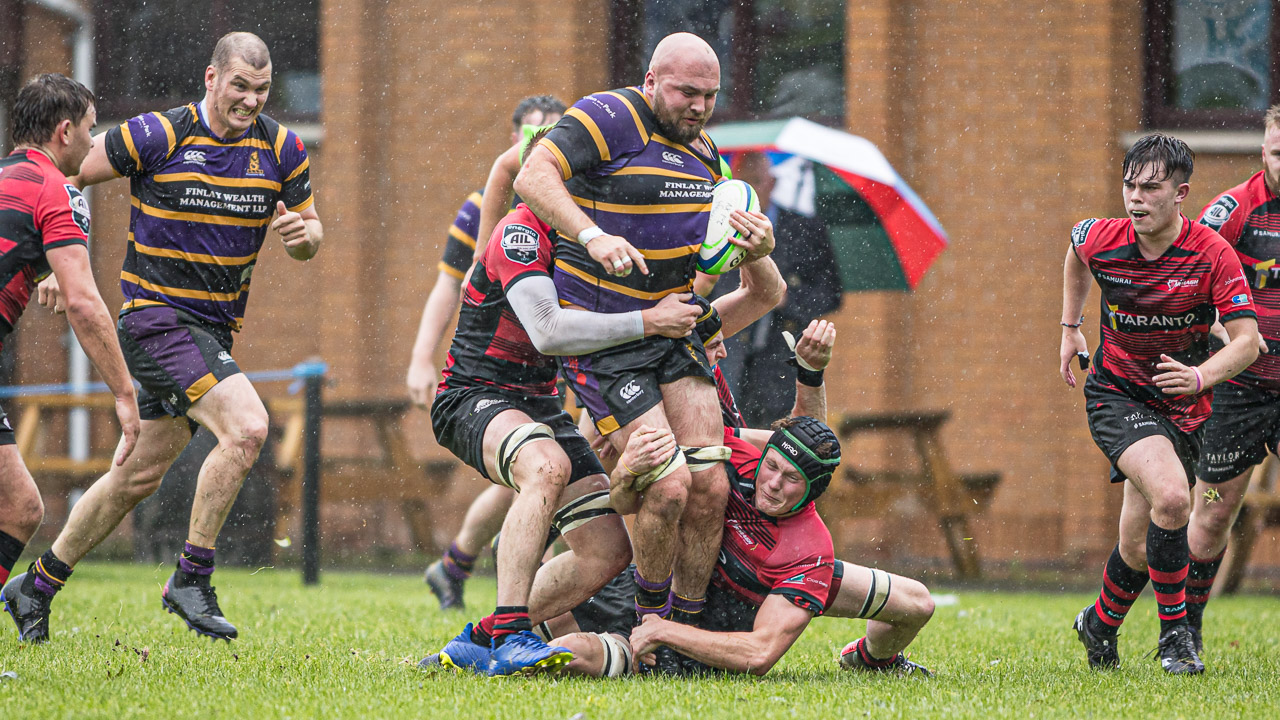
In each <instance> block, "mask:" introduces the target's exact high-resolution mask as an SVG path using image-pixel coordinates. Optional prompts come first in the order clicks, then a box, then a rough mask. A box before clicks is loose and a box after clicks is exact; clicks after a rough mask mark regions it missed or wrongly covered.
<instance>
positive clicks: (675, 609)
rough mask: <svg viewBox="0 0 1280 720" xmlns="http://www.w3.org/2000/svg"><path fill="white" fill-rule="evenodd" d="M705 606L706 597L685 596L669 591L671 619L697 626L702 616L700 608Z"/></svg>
mask: <svg viewBox="0 0 1280 720" xmlns="http://www.w3.org/2000/svg"><path fill="white" fill-rule="evenodd" d="M706 606H707V598H706V597H705V596H704V597H700V598H696V599H695V598H687V597H685V596H683V595H681V594H679V593H677V592H672V593H671V619H672V620H675V621H676V622H678V623H681V624H683V625H692V626H694V627H697V625H698V619H699V618H701V617H702V609H703V608H705V607H706Z"/></svg>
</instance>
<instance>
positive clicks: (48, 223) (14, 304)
mask: <svg viewBox="0 0 1280 720" xmlns="http://www.w3.org/2000/svg"><path fill="white" fill-rule="evenodd" d="M88 235H89V204H88V203H87V202H85V199H84V196H83V195H81V194H80V191H79V190H78V189H76V186H74V185H72V184H71V183H69V182H67V177H66V176H65V175H63V174H62V171H61V170H59V169H58V167H57V166H56V165H54V164H53V161H52V160H50V159H49V158H48V156H46V155H45V154H44V153H42V152H39V151H37V150H15V151H13V153H11V154H10V155H9V156H8V157H6V158H4V159H3V160H0V345H3V342H4V340H5V338H7V337H8V335H9V333H10V332H12V331H13V326H14V325H15V324H16V323H17V322H18V317H19V316H21V315H22V311H23V310H25V309H26V307H27V301H29V300H30V299H31V289H32V288H34V287H35V284H36V280H37V279H38V278H40V277H42V276H44V275H47V274H48V273H49V261H48V259H47V258H46V257H45V253H46V252H47V251H49V250H52V249H54V248H60V247H65V246H67V245H87V244H88Z"/></svg>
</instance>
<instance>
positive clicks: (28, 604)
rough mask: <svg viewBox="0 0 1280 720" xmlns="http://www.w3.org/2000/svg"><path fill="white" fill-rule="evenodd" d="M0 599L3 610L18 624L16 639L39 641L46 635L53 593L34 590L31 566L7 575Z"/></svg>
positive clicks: (44, 640)
mask: <svg viewBox="0 0 1280 720" xmlns="http://www.w3.org/2000/svg"><path fill="white" fill-rule="evenodd" d="M33 567H34V566H33ZM0 602H3V603H4V609H5V612H8V613H9V615H10V616H12V617H13V622H14V623H15V624H16V625H17V626H18V639H19V640H21V641H22V642H26V643H31V644H32V645H39V644H40V643H42V642H46V641H47V640H48V639H49V604H50V603H52V602H53V596H51V595H45V594H44V593H42V592H40V591H38V590H36V576H35V572H34V571H33V569H32V568H27V571H26V572H24V573H22V574H21V575H15V576H13V577H11V578H9V582H7V583H5V586H4V589H3V590H0Z"/></svg>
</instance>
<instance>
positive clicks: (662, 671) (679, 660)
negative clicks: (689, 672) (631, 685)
mask: <svg viewBox="0 0 1280 720" xmlns="http://www.w3.org/2000/svg"><path fill="white" fill-rule="evenodd" d="M653 659H654V663H653V664H652V665H649V664H647V663H643V662H641V663H638V664H637V668H638V669H639V670H640V674H641V675H666V676H668V677H679V676H681V675H685V674H686V671H685V662H684V661H685V657H684V656H683V655H681V654H680V653H678V652H676V651H675V650H672V649H671V648H669V647H667V646H666V645H662V646H661V647H659V648H658V649H656V650H654V651H653ZM690 662H693V661H692V660H691V661H690Z"/></svg>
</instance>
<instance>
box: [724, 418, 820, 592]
mask: <svg viewBox="0 0 1280 720" xmlns="http://www.w3.org/2000/svg"><path fill="white" fill-rule="evenodd" d="M724 444H725V445H727V446H729V448H730V450H732V451H733V454H732V455H731V456H730V458H729V462H728V463H726V464H725V470H726V471H727V473H728V475H729V504H728V506H727V507H726V508H725V516H724V536H723V537H722V538H721V540H720V557H719V558H718V559H717V561H716V570H715V575H714V577H713V578H712V582H714V583H715V584H717V585H719V586H721V587H723V588H725V589H726V590H729V591H731V592H733V593H734V594H736V595H738V596H739V597H741V598H742V599H744V600H746V601H747V602H750V603H752V604H753V605H756V606H757V607H758V606H760V604H762V603H763V602H764V599H765V597H767V596H769V595H782V596H783V597H785V598H787V599H788V600H790V601H791V602H792V603H793V604H795V605H796V607H799V608H803V609H805V610H808V611H810V612H812V613H813V614H815V615H821V614H822V612H823V608H825V607H826V606H827V601H828V599H829V597H828V596H829V595H830V593H831V587H832V578H833V575H834V570H835V555H834V551H833V549H832V542H831V533H830V531H828V530H827V526H826V524H825V523H823V522H822V518H821V517H819V516H818V511H817V509H816V508H815V507H814V505H813V503H809V504H808V505H807V506H805V508H804V509H803V510H801V511H800V512H798V513H795V514H794V515H787V516H786V517H770V516H768V515H765V514H764V513H762V512H760V511H759V510H757V509H756V508H755V504H754V503H753V498H754V496H755V478H756V469H757V467H758V466H759V464H760V458H761V452H760V450H759V449H758V448H756V447H755V446H754V445H752V444H751V443H749V442H747V441H745V440H743V439H741V438H739V437H736V436H735V435H734V434H733V430H732V429H730V428H725V433H724Z"/></svg>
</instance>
